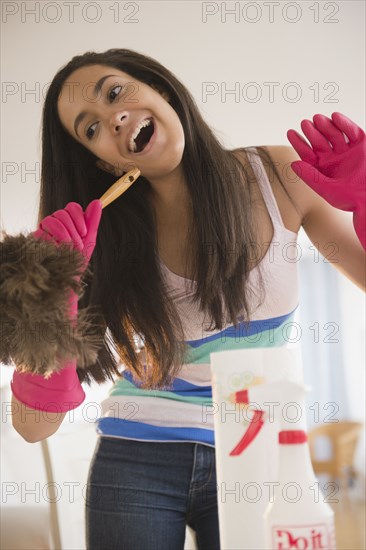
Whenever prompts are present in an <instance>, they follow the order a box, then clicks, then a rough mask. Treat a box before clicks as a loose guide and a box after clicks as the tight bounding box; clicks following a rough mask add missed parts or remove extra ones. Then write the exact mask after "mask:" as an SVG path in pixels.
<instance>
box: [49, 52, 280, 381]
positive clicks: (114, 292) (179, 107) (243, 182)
mask: <svg viewBox="0 0 366 550" xmlns="http://www.w3.org/2000/svg"><path fill="white" fill-rule="evenodd" d="M96 64H99V65H106V66H111V67H115V68H117V69H119V70H121V71H123V72H125V73H127V74H128V75H130V76H131V77H133V78H136V79H137V80H139V81H141V82H143V83H145V84H147V85H155V86H157V87H158V88H160V89H163V90H165V91H166V92H167V93H168V95H169V96H170V100H169V102H170V104H171V106H172V108H173V109H174V110H175V111H176V113H177V115H178V116H179V119H180V121H181V124H182V126H183V130H184V135H185V149H184V153H183V158H182V169H183V173H184V176H185V180H186V182H187V189H188V194H189V197H190V212H189V214H190V225H189V235H188V242H189V243H190V246H189V252H190V257H189V263H190V267H191V273H192V272H193V278H194V280H195V281H196V282H197V285H196V293H195V298H196V300H197V301H198V303H199V304H200V307H201V310H202V311H205V312H208V314H209V317H210V319H211V326H210V327H205V329H208V330H216V329H217V330H219V329H222V328H223V327H224V326H225V325H226V324H227V323H228V322H231V323H233V324H234V325H237V323H238V314H239V313H243V312H244V315H243V318H244V321H245V322H247V323H249V321H250V319H249V292H251V290H250V289H249V288H248V287H247V281H248V276H249V272H250V260H251V258H253V254H255V253H256V248H255V243H256V234H257V231H256V220H255V216H254V215H253V212H254V208H253V204H254V194H253V188H252V186H253V185H254V181H253V178H250V177H248V174H247V173H246V170H245V167H243V164H242V162H240V161H239V159H238V158H237V156H236V155H235V154H234V153H233V152H232V151H228V150H226V149H224V147H223V146H222V145H221V144H220V142H219V140H218V139H217V137H215V135H214V133H213V131H212V130H211V128H210V127H209V126H208V125H207V123H206V122H205V121H204V120H203V118H202V116H201V114H200V112H199V109H198V107H197V105H196V103H195V101H194V99H193V97H192V96H191V94H190V93H189V91H188V90H187V89H186V88H185V86H184V85H183V84H182V83H181V82H180V81H179V80H178V79H177V78H176V77H175V76H174V74H172V73H171V72H170V71H169V70H168V69H166V68H165V67H163V66H162V65H161V64H160V63H158V62H157V61H156V60H154V59H152V58H151V57H148V56H146V55H143V54H141V53H138V52H136V51H132V50H127V49H110V50H108V51H106V52H103V53H96V52H86V53H85V54H83V55H78V56H75V57H73V58H72V59H71V61H70V62H69V63H68V64H67V65H65V66H64V67H62V68H61V69H60V70H59V72H58V73H57V74H56V75H55V77H54V78H53V80H52V82H51V85H50V87H49V89H48V92H47V96H46V99H45V103H44V108H43V118H42V176H41V191H40V208H39V220H41V219H42V218H43V217H45V216H47V215H49V214H51V213H52V212H54V211H55V210H58V209H60V208H64V207H65V206H66V204H67V203H68V202H70V201H75V202H78V203H79V204H81V206H82V207H83V208H84V209H85V208H86V206H87V205H88V204H89V202H91V201H92V200H93V199H95V198H99V197H100V196H101V195H102V194H103V192H104V191H106V190H107V189H108V187H110V185H112V183H113V182H114V181H115V180H116V177H114V176H113V175H111V174H108V173H106V172H105V171H103V170H101V169H100V168H98V167H97V166H96V161H97V157H96V156H95V155H94V154H92V153H91V152H90V151H89V150H87V149H86V148H85V147H83V146H82V145H80V144H79V143H78V142H77V141H76V140H75V139H74V138H73V137H72V136H71V135H69V134H68V133H67V132H66V131H65V129H64V128H63V126H62V124H61V122H60V119H59V116H58V113H57V100H58V97H59V94H60V92H61V88H62V85H63V83H64V81H65V80H66V79H67V78H68V77H69V76H70V74H71V73H73V72H74V71H75V70H76V69H79V68H80V67H84V66H86V65H96ZM261 153H263V154H266V152H265V151H264V150H262V151H261ZM267 160H268V162H269V163H270V164H271V160H270V158H269V156H268V155H267ZM274 170H275V172H276V174H277V177H278V179H279V180H280V181H281V179H280V178H279V176H278V173H277V170H276V167H275V166H274ZM150 190H151V187H150V184H149V181H148V179H147V178H144V177H143V176H140V178H139V179H138V181H137V182H136V184H134V185H132V186H131V187H130V188H129V190H128V191H127V192H126V193H125V194H124V195H123V198H121V200H117V201H115V202H114V203H112V204H111V205H109V206H108V208H106V209H105V211H103V214H102V219H101V222H100V226H99V230H98V237H97V244H96V247H95V249H94V252H93V256H92V258H91V262H90V272H89V274H88V275H87V277H86V279H85V283H86V284H85V289H84V295H83V297H82V298H81V299H80V302H79V308H86V307H89V308H91V309H92V310H93V312H94V313H95V319H96V321H95V330H96V331H97V333H98V334H99V335H101V337H102V338H104V340H103V342H104V344H103V346H102V347H101V349H100V352H99V354H98V359H97V361H96V363H95V364H94V365H90V366H89V367H88V368H83V369H82V368H79V367H78V369H77V373H78V376H79V380H80V381H81V382H84V381H85V382H87V383H88V384H89V385H90V383H91V382H92V380H93V379H94V380H96V381H97V382H98V383H102V382H104V381H106V380H107V379H109V380H114V378H113V374H114V375H116V376H117V377H118V376H121V374H120V370H119V369H118V365H119V362H122V364H123V365H124V366H125V367H126V368H127V369H129V370H130V371H131V372H132V374H133V376H134V377H135V379H136V381H138V383H139V384H140V385H141V387H143V388H146V389H152V388H164V387H169V386H170V384H171V382H172V380H173V378H174V376H176V374H177V372H178V370H179V367H180V366H181V365H182V363H183V362H184V357H185V350H186V345H185V343H184V333H183V328H182V325H181V321H180V318H179V316H178V314H177V311H176V308H175V305H174V302H173V301H172V300H171V299H170V298H169V295H168V289H167V287H166V285H165V283H164V277H163V275H162V272H161V268H160V265H159V254H158V247H157V238H156V229H155V222H154V215H153V212H152V207H151V206H150V201H149V200H148V197H149V192H150ZM187 262H188V259H187ZM259 275H260V270H259ZM259 280H260V285H259V286H260V291H261V292H260V296H259V304H260V303H262V302H263V299H264V295H263V282H262V277H261V276H260V277H259ZM139 344H140V345H139Z"/></svg>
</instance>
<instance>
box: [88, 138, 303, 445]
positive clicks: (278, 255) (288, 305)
mask: <svg viewBox="0 0 366 550" xmlns="http://www.w3.org/2000/svg"><path fill="white" fill-rule="evenodd" d="M253 149H254V150H255V148H247V149H246V152H247V156H248V160H249V162H250V163H251V165H252V167H253V171H254V173H255V176H256V179H257V181H258V184H259V187H260V190H261V192H262V195H263V198H264V201H265V204H266V207H267V209H268V212H269V215H270V217H271V220H272V224H273V230H274V231H273V237H272V241H271V243H270V245H269V248H268V250H267V252H266V254H265V256H264V257H263V259H262V260H261V262H260V266H261V273H262V278H263V284H264V288H265V299H264V301H263V302H262V304H260V305H259V307H258V305H256V302H255V301H254V300H253V304H252V306H253V307H252V306H251V311H252V313H251V315H250V324H249V327H248V326H245V325H244V323H240V325H237V326H236V327H235V326H234V325H228V326H226V327H225V328H224V329H221V330H214V331H208V330H207V331H205V327H209V326H210V323H209V319H208V318H207V317H206V314H205V313H203V312H202V311H200V309H199V306H198V305H197V303H196V302H194V301H193V300H192V296H193V295H194V288H195V281H192V280H190V279H186V278H183V277H181V276H179V275H176V274H175V273H173V272H172V271H170V270H169V269H168V268H167V266H165V264H164V263H162V262H161V269H162V272H163V275H164V278H165V281H166V284H167V285H168V288H169V295H170V297H171V298H172V299H173V301H174V303H175V306H176V308H177V310H178V313H179V315H180V318H181V321H182V325H183V329H184V337H185V344H186V347H187V353H186V356H185V361H184V364H183V365H182V367H181V368H180V370H179V373H178V374H179V376H177V377H176V378H175V379H174V383H173V385H172V386H171V387H170V389H169V390H165V389H164V390H145V389H141V388H139V387H138V384H136V383H135V382H134V379H133V377H132V375H131V373H130V372H128V371H127V370H126V369H125V370H124V371H122V376H123V378H121V379H118V380H117V381H115V383H114V384H113V386H112V387H111V389H110V390H109V393H108V396H107V398H106V399H104V400H103V401H102V403H101V409H102V414H101V416H100V418H99V419H98V420H97V421H96V431H97V433H98V434H99V435H100V436H105V437H117V438H123V439H134V440H138V441H154V442H194V443H201V444H204V445H208V446H210V447H214V446H215V439H214V421H213V415H209V416H210V417H211V418H212V420H211V421H209V422H208V420H207V418H205V419H204V418H203V414H202V411H203V409H205V410H207V406H210V405H212V383H211V370H210V353H212V352H219V351H221V350H237V349H248V348H254V347H271V346H272V347H276V346H282V345H285V344H286V343H287V342H288V341H289V340H288V334H289V328H290V327H291V326H292V324H293V318H294V316H295V312H296V309H297V307H298V262H297V233H295V232H293V231H290V230H289V229H287V228H286V227H285V226H284V224H283V221H282V218H281V214H280V211H279V209H278V206H277V203H276V200H275V197H274V194H273V191H272V187H271V185H270V182H269V180H268V177H267V173H266V172H265V169H264V166H263V163H262V162H261V160H260V157H259V156H258V155H257V154H254V153H253V152H252V150H253ZM267 245H268V243H267ZM257 277H258V273H257V268H256V267H255V268H254V269H252V270H251V271H250V274H249V280H248V284H249V285H253V288H254V289H255V288H256V285H257V286H258V279H257ZM254 294H255V293H254ZM239 319H240V317H239Z"/></svg>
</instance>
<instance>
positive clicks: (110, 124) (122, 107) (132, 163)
mask: <svg viewBox="0 0 366 550" xmlns="http://www.w3.org/2000/svg"><path fill="white" fill-rule="evenodd" d="M95 86H96V90H94V87H95ZM168 100H169V97H168V96H167V95H166V93H165V92H164V91H161V93H159V92H158V91H157V90H155V89H153V88H152V87H150V86H148V85H147V84H144V83H143V82H140V81H139V80H136V79H135V78H133V77H131V76H130V75H128V74H126V73H124V72H122V71H119V70H118V69H116V68H114V67H109V66H105V65H91V66H87V67H82V68H80V69H77V70H76V71H74V72H73V73H72V74H71V75H70V76H69V78H68V79H67V80H66V81H65V83H64V85H63V88H62V90H61V94H60V97H59V99H58V103H57V108H58V113H59V117H60V120H61V122H62V124H63V126H64V127H65V128H66V130H67V131H68V132H69V134H71V135H72V137H73V138H75V139H76V140H77V141H78V142H79V143H81V144H82V145H83V146H84V147H86V148H87V149H89V150H90V151H91V152H92V153H94V155H96V156H97V157H98V158H99V159H100V161H101V162H99V163H98V165H99V167H100V168H102V169H104V170H106V171H111V172H113V173H114V174H115V175H117V176H120V175H121V174H122V173H123V172H126V171H128V170H130V169H131V168H133V167H136V166H137V167H138V168H139V169H140V170H141V174H142V175H143V176H145V177H147V178H151V179H154V178H159V177H162V176H166V175H167V174H169V173H170V172H172V171H173V170H174V169H175V168H176V167H177V166H178V165H179V164H180V162H181V160H182V156H183V151H184V144H185V141H184V132H183V127H182V125H181V122H180V120H179V117H178V115H177V114H176V112H175V111H174V109H173V108H172V107H171V106H170V104H169V103H168ZM146 119H152V125H150V126H149V125H148V126H147V127H146V128H144V129H143V130H142V131H141V134H140V136H137V137H136V142H135V143H136V146H137V150H135V152H133V148H134V147H135V145H134V144H133V142H131V137H132V136H134V135H135V134H136V129H137V127H138V126H139V124H140V123H141V122H142V121H144V120H146ZM145 124H146V122H145ZM152 128H153V129H154V133H153V135H152V137H151V138H150V139H149V137H150V134H151V131H152ZM146 139H149V141H148V144H147V145H146V146H144V143H145V140H146ZM142 146H144V147H145V148H144V149H143V150H142V151H141V152H138V151H139V148H141V147H142ZM131 147H132V149H131Z"/></svg>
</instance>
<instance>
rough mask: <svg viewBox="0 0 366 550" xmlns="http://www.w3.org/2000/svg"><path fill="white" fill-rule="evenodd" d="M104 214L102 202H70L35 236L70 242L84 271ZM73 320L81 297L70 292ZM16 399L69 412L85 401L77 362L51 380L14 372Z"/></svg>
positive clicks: (36, 405)
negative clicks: (85, 204)
mask: <svg viewBox="0 0 366 550" xmlns="http://www.w3.org/2000/svg"><path fill="white" fill-rule="evenodd" d="M101 214H102V203H101V202H100V201H99V200H98V199H97V200H94V201H92V202H91V203H90V204H89V205H88V207H87V208H86V210H85V212H83V210H82V207H81V206H80V204H78V203H76V202H69V203H68V204H67V205H66V207H65V208H64V209H62V210H57V211H56V212H54V213H53V214H51V215H50V216H47V217H45V218H44V219H43V220H42V221H41V222H40V224H39V227H38V229H37V231H35V232H34V233H33V236H34V237H36V238H38V239H44V240H53V241H55V242H56V243H57V244H59V243H70V244H71V246H73V248H77V249H78V250H80V252H82V254H83V256H84V258H85V266H84V271H85V269H86V268H87V266H88V263H89V260H90V258H91V255H92V253H93V250H94V248H95V244H96V237H97V230H98V226H99V222H100V218H101ZM69 304H70V319H75V321H76V319H77V314H78V297H77V295H76V294H75V293H74V292H73V291H70V298H69ZM10 385H11V391H12V392H13V394H14V396H15V397H16V398H17V399H18V400H19V401H21V402H22V403H24V404H25V405H26V406H27V407H30V408H32V409H36V410H41V411H47V412H67V411H70V410H72V409H75V408H76V407H78V406H79V405H81V403H82V402H83V401H84V399H85V393H84V390H83V388H82V386H81V384H80V382H79V378H78V375H77V372H76V360H72V361H68V362H66V363H65V366H64V368H62V369H61V370H60V371H59V372H54V373H52V374H51V376H50V377H49V378H45V377H44V376H42V375H38V374H30V373H24V372H18V371H17V370H14V373H13V379H12V381H11V383H10Z"/></svg>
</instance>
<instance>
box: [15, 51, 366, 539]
mask: <svg viewBox="0 0 366 550" xmlns="http://www.w3.org/2000/svg"><path fill="white" fill-rule="evenodd" d="M316 116H317V117H320V119H319V120H318V122H319V126H321V125H323V128H325V130H324V132H325V134H326V133H327V128H328V129H329V124H332V123H331V121H330V120H329V119H327V118H326V117H323V118H322V117H321V115H316ZM325 119H326V120H325ZM243 124H245V121H243ZM309 124H312V123H309ZM311 131H315V126H313V127H312V130H311ZM338 131H339V132H340V130H338ZM361 132H362V131H361ZM340 133H341V132H340ZM362 134H363V133H362ZM363 136H364V134H363ZM363 136H362V139H363ZM338 137H339V136H338ZM42 145H43V148H42V184H41V201H40V211H39V220H41V222H40V225H39V229H38V231H37V232H36V234H35V235H36V236H38V237H39V238H45V239H47V238H48V239H50V238H52V239H55V240H56V242H61V241H71V242H73V243H74V246H75V247H76V248H78V249H79V250H81V251H82V252H83V253H84V255H85V257H86V260H87V262H86V264H88V263H89V265H90V267H91V270H90V272H89V274H88V276H86V277H85V282H86V288H85V294H84V296H83V297H82V299H81V300H80V302H79V307H80V308H83V307H85V306H93V308H94V310H95V311H97V312H98V322H96V326H97V329H98V331H99V332H100V334H102V335H104V336H105V340H104V342H105V345H104V347H103V348H102V349H101V350H100V352H99V355H98V360H97V362H96V363H95V365H91V366H90V367H89V368H87V369H81V368H79V367H77V365H76V363H75V362H70V364H66V365H65V368H64V369H63V370H62V371H61V373H60V374H61V375H59V376H57V377H56V376H52V377H51V378H49V379H47V380H45V379H44V378H42V377H39V378H38V380H37V384H38V385H37V389H35V382H34V380H35V378H34V377H30V376H27V375H25V374H24V373H18V372H17V371H15V372H14V377H13V381H12V390H13V394H14V401H13V403H14V404H17V405H20V406H22V407H29V408H31V409H32V408H39V409H40V410H47V406H46V402H47V401H48V402H49V401H50V400H52V402H53V403H57V404H58V405H60V408H59V409H58V410H59V411H61V412H62V415H61V418H60V415H59V414H58V416H57V421H56V420H55V422H53V423H51V425H50V424H49V423H48V425H46V424H45V423H43V424H42V423H40V422H39V423H38V425H37V426H35V425H30V424H29V423H28V424H27V425H25V424H24V422H23V424H22V423H21V421H17V416H16V415H14V421H13V423H14V426H16V429H18V431H19V432H20V433H22V434H25V437H26V438H27V440H28V441H37V440H39V439H42V438H44V437H47V436H48V435H50V434H51V433H54V432H55V431H56V430H57V428H58V426H59V425H60V424H61V422H62V419H63V418H64V416H65V414H66V412H67V411H68V410H70V409H72V408H75V407H76V406H78V405H80V404H81V403H82V401H83V399H84V392H83V390H82V388H81V385H80V382H87V383H88V384H90V383H91V381H92V380H96V381H97V382H99V383H101V382H103V381H105V380H107V379H111V380H113V379H114V378H113V375H115V376H116V377H117V378H118V379H117V381H116V382H115V383H114V386H113V388H112V390H111V391H110V394H109V396H108V398H107V399H106V400H105V401H104V402H103V417H102V418H101V419H100V420H99V422H98V433H99V434H100V436H101V437H100V438H99V440H98V443H97V447H96V449H95V453H94V456H93V459H92V462H91V466H90V471H89V478H88V495H87V502H86V526H87V533H86V539H87V548H88V549H90V550H94V549H105V548H108V549H110V550H112V549H117V548H123V549H124V550H138V549H141V550H146V549H149V550H155V549H160V550H161V549H172V548H173V549H179V548H183V546H184V537H185V528H186V525H187V524H188V525H190V526H191V527H192V528H193V529H194V530H195V532H196V537H197V544H198V547H199V548H200V549H210V550H212V549H214V548H219V546H220V543H219V526H218V512H217V491H216V477H215V447H214V430H213V420H212V421H210V422H208V421H207V420H205V419H204V418H203V415H202V411H203V406H204V405H207V404H209V403H212V392H211V380H210V353H211V352H213V351H219V350H223V349H238V348H243V349H244V348H249V347H253V346H278V345H283V344H285V342H284V340H283V337H282V328H283V326H284V324H285V323H287V322H289V321H291V319H292V318H293V316H294V313H295V310H296V308H297V306H298V281H297V262H296V253H297V252H296V238H297V233H298V231H299V229H300V227H301V226H303V227H304V229H305V231H306V233H307V235H308V236H309V238H310V240H311V241H312V242H313V243H314V245H315V246H316V247H317V248H318V249H319V251H320V252H321V254H323V256H325V257H326V258H329V261H331V262H332V265H333V266H334V267H335V268H337V269H339V270H340V271H341V272H342V273H343V274H344V275H345V276H347V277H348V278H349V279H350V280H352V281H353V282H354V284H356V285H357V286H359V287H360V288H364V284H365V283H364V281H365V274H364V258H365V256H364V250H363V247H362V245H361V244H360V241H359V238H358V236H357V234H356V233H355V230H354V227H353V226H352V221H351V220H350V218H349V217H348V215H347V214H345V213H344V212H341V210H339V209H337V208H343V206H342V205H340V206H338V205H337V204H334V205H333V206H332V205H331V204H329V201H327V200H325V199H324V198H322V197H321V196H319V195H318V194H317V193H316V192H314V190H313V189H311V187H310V186H309V185H307V184H305V183H304V182H303V181H302V180H301V179H299V178H298V177H297V176H296V174H295V173H294V172H293V171H292V170H291V168H290V163H291V162H293V161H295V160H299V158H300V157H299V156H298V155H297V154H296V153H295V152H294V150H293V149H292V148H291V147H287V146H268V147H247V148H240V149H236V150H234V151H229V150H226V149H225V148H224V147H223V146H222V145H221V144H220V142H219V141H218V139H217V138H216V137H215V135H214V133H213V131H212V130H211V129H210V128H209V126H208V125H207V124H206V123H205V121H204V120H203V119H202V117H201V115H200V113H199V110H198V108H197V106H196V104H195V102H194V99H193V98H192V96H191V95H190V94H189V92H188V91H187V89H186V88H185V87H184V85H183V84H182V83H181V82H179V80H178V79H177V78H176V77H175V76H174V75H173V74H172V73H171V72H170V71H169V70H167V69H166V68H164V67H163V66H162V65H161V64H160V63H158V62H157V61H156V60H154V59H152V58H150V57H147V56H145V55H142V54H140V53H138V52H134V51H131V50H125V49H113V50H108V51H106V52H104V53H93V52H87V53H86V54H84V55H80V56H77V57H74V58H73V59H72V60H71V61H70V62H69V63H68V64H67V65H66V66H65V67H63V68H62V69H61V70H60V71H59V72H58V73H57V74H56V76H55V77H54V79H53V81H52V83H51V85H50V87H49V90H48V93H47V97H46V100H45V105H44V111H43V136H42ZM328 146H329V143H328ZM302 147H304V144H302ZM307 147H308V146H307ZM298 148H299V150H300V149H301V144H300V145H298ZM308 149H310V148H309V147H308ZM310 156H311V155H310ZM310 156H309V152H308V157H307V161H308V162H311V159H310ZM319 158H320V157H319ZM135 166H137V167H138V168H139V170H140V171H141V176H140V177H139V179H138V180H137V182H136V183H135V184H133V185H132V186H131V187H130V189H129V190H128V191H127V192H126V193H125V194H124V195H123V196H122V197H121V198H120V199H118V200H116V201H115V202H114V203H112V204H111V205H110V206H108V207H107V208H106V209H105V210H104V211H103V214H102V212H101V204H100V201H98V200H97V199H98V198H99V197H100V196H101V195H102V194H103V193H104V192H105V191H106V190H107V188H108V187H109V186H110V185H111V184H112V183H113V182H114V181H115V180H116V179H117V178H118V177H120V176H121V175H122V174H123V173H125V172H127V171H128V170H129V169H131V168H132V167H135ZM313 166H314V167H315V162H313ZM306 177H307V179H308V180H309V174H308V173H307V175H306ZM310 178H311V176H310ZM313 179H314V178H313ZM314 185H315V184H314ZM341 202H342V201H341ZM65 205H66V206H65ZM334 206H336V207H337V208H334ZM83 209H85V211H84V210H83ZM343 209H345V210H347V209H348V210H350V209H352V208H349V205H348V204H347V205H346V207H344V208H343ZM72 314H73V315H77V307H76V309H75V302H74V305H73V310H72ZM253 335H254V336H255V337H253ZM119 362H120V363H122V364H123V366H124V367H125V370H123V371H122V372H121V369H120V368H118V367H119V365H120V363H119ZM36 398H37V399H36ZM36 401H37V403H36ZM50 414H51V416H52V413H50ZM54 414H55V415H56V414H57V413H54ZM55 419H56V416H55Z"/></svg>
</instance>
